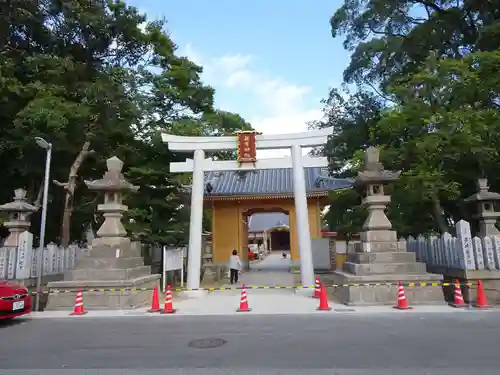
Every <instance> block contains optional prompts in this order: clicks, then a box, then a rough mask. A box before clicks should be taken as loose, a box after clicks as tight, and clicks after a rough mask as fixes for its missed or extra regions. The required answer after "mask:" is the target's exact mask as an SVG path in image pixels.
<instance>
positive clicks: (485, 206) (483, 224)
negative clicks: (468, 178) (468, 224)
mask: <svg viewBox="0 0 500 375" xmlns="http://www.w3.org/2000/svg"><path fill="white" fill-rule="evenodd" d="M499 200H500V194H498V193H494V192H491V191H489V186H488V180H487V179H486V178H480V179H478V180H477V193H476V194H473V195H471V196H470V197H468V198H466V199H465V201H466V202H475V203H476V205H477V213H476V214H475V215H474V219H477V220H479V236H480V237H485V236H498V235H500V232H499V231H498V229H497V228H496V226H495V223H496V221H497V219H498V218H499V217H500V212H497V211H495V202H496V201H499Z"/></svg>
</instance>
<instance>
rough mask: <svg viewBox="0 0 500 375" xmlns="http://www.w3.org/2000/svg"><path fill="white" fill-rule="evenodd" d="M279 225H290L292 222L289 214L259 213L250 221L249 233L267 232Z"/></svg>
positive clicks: (251, 217)
mask: <svg viewBox="0 0 500 375" xmlns="http://www.w3.org/2000/svg"><path fill="white" fill-rule="evenodd" d="M278 225H280V226H281V225H286V226H289V225H290V220H289V218H288V215H287V214H284V213H281V212H266V213H257V214H253V215H252V216H250V218H249V219H248V231H249V232H264V231H265V230H267V229H269V228H274V227H276V226H278Z"/></svg>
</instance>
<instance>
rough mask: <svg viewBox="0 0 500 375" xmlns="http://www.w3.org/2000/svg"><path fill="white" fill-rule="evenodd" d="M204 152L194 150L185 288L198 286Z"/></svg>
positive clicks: (201, 232) (197, 287) (201, 231)
mask: <svg viewBox="0 0 500 375" xmlns="http://www.w3.org/2000/svg"><path fill="white" fill-rule="evenodd" d="M204 159H205V152H204V151H203V150H196V151H195V152H194V158H193V164H194V168H193V169H194V170H193V184H192V187H191V217H190V221H189V247H188V265H187V288H188V289H199V288H200V268H201V247H202V246H201V245H202V238H201V236H202V234H203V195H204V190H205V187H204V178H205V176H204V172H203V161H204Z"/></svg>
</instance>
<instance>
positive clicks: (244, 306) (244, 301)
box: [236, 284, 252, 312]
mask: <svg viewBox="0 0 500 375" xmlns="http://www.w3.org/2000/svg"><path fill="white" fill-rule="evenodd" d="M236 311H237V312H250V311H252V309H251V308H249V307H248V297H247V288H246V286H245V284H243V285H242V287H241V298H240V307H239V308H237V309H236Z"/></svg>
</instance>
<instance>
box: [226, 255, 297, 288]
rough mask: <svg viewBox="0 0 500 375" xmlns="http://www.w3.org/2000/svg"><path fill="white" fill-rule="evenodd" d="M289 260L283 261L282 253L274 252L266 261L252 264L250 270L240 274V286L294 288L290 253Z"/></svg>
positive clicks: (228, 286) (227, 286) (227, 285)
mask: <svg viewBox="0 0 500 375" xmlns="http://www.w3.org/2000/svg"><path fill="white" fill-rule="evenodd" d="M286 253H287V255H288V256H287V259H283V256H282V251H279V252H272V253H271V254H269V255H267V256H266V257H265V258H264V259H262V260H258V261H255V262H252V264H251V265H250V270H249V271H246V272H242V273H241V274H240V280H239V281H238V284H237V285H238V286H241V285H242V284H245V285H247V286H248V287H251V286H273V285H279V286H293V275H292V274H291V273H290V272H289V270H290V266H291V263H292V261H291V260H290V253H289V252H286ZM231 286H232V285H230V284H225V285H223V286H222V287H224V288H230V287H231Z"/></svg>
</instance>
